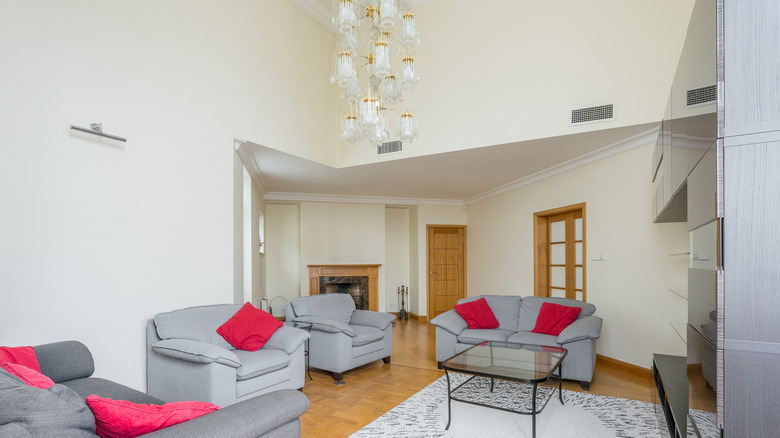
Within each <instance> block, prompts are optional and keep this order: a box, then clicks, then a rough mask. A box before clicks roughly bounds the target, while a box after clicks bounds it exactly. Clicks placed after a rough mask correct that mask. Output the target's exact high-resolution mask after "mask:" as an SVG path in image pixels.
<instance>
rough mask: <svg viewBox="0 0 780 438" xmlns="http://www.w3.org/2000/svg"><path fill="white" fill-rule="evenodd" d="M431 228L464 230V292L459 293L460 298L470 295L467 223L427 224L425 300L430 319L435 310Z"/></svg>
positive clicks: (427, 314)
mask: <svg viewBox="0 0 780 438" xmlns="http://www.w3.org/2000/svg"><path fill="white" fill-rule="evenodd" d="M431 228H459V229H462V230H463V260H462V263H463V264H462V266H463V272H461V274H462V275H463V292H462V293H461V294H459V296H458V299H462V298H466V297H467V296H468V291H467V289H468V282H467V281H466V280H467V278H466V272H468V269H467V268H466V261H467V260H468V256H467V255H466V254H467V253H466V251H467V250H468V235H467V234H466V233H467V232H468V227H467V226H466V225H433V224H426V225H425V302H426V305H427V308H426V316H427V317H428V320H430V319H431V313H432V311H433V294H431V293H430V284H431V275H432V274H431V270H432V265H433V264H432V260H431V258H432V257H433V254H432V253H431V247H432V246H433V245H432V244H431V243H432V242H431Z"/></svg>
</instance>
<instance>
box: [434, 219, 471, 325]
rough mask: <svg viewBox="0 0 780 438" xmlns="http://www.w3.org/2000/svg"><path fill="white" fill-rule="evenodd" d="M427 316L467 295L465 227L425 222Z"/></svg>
mask: <svg viewBox="0 0 780 438" xmlns="http://www.w3.org/2000/svg"><path fill="white" fill-rule="evenodd" d="M427 228H428V251H427V253H428V263H427V267H428V318H435V317H436V316H438V315H440V314H442V313H444V312H446V311H448V310H450V309H452V307H453V306H454V305H455V304H456V303H457V302H458V300H459V299H461V298H465V297H466V227H465V226H460V225H458V226H445V225H428V227H427Z"/></svg>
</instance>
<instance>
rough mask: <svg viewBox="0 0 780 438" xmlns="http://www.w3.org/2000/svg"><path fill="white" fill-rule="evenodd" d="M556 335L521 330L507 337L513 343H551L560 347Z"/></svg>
mask: <svg viewBox="0 0 780 438" xmlns="http://www.w3.org/2000/svg"><path fill="white" fill-rule="evenodd" d="M556 339H557V337H556V336H553V335H546V334H542V333H532V332H519V333H516V334H514V335H512V336H510V337H508V338H507V339H506V341H507V342H511V343H513V344H528V345H551V346H553V347H559V346H560V345H558V343H557V342H555V340H556Z"/></svg>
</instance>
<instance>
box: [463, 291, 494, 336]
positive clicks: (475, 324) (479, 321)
mask: <svg viewBox="0 0 780 438" xmlns="http://www.w3.org/2000/svg"><path fill="white" fill-rule="evenodd" d="M454 308H455V311H456V312H458V315H460V317H461V318H463V319H464V320H466V324H468V325H469V328H470V329H494V328H498V320H497V319H496V316H495V315H493V311H492V310H491V309H490V306H489V305H488V303H487V300H485V299H484V298H480V299H478V300H474V301H469V302H468V303H463V304H456V305H455V307H454Z"/></svg>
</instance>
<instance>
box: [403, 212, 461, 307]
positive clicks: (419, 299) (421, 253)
mask: <svg viewBox="0 0 780 438" xmlns="http://www.w3.org/2000/svg"><path fill="white" fill-rule="evenodd" d="M416 216H417V217H416V219H417V221H416V225H414V226H415V227H416V229H417V230H416V235H417V240H416V245H417V257H416V258H417V267H416V271H417V278H416V287H413V288H411V289H409V310H410V312H411V313H414V314H415V315H421V316H425V315H428V303H427V296H428V295H427V288H428V269H427V268H428V260H427V258H426V257H427V256H426V254H427V246H428V242H427V231H426V227H427V225H466V223H467V214H466V209H465V208H464V207H463V206H462V205H440V204H426V205H418V206H417V215H416ZM466 251H467V259H468V260H471V253H470V249H469V248H467V249H466ZM413 270H414V268H413ZM413 286H414V284H413Z"/></svg>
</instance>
